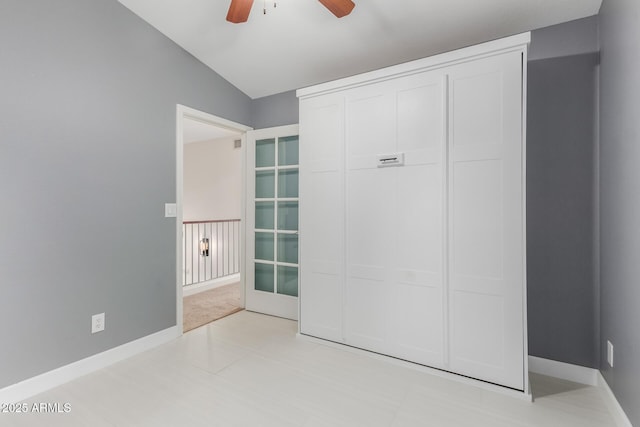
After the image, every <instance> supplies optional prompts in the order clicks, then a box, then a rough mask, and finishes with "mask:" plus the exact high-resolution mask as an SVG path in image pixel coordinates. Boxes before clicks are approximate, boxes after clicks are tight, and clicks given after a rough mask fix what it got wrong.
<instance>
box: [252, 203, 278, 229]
mask: <svg viewBox="0 0 640 427" xmlns="http://www.w3.org/2000/svg"><path fill="white" fill-rule="evenodd" d="M273 205H274V203H273V202H256V229H258V230H273V228H274V223H275V212H274V209H273V208H274V206H273Z"/></svg>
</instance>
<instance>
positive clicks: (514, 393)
mask: <svg viewBox="0 0 640 427" xmlns="http://www.w3.org/2000/svg"><path fill="white" fill-rule="evenodd" d="M296 337H297V338H299V339H303V340H306V341H310V342H313V343H316V344H321V345H326V346H327V347H331V348H336V349H339V350H343V351H347V352H349V353H355V354H360V355H363V356H368V357H371V358H374V359H377V360H383V361H385V362H388V363H393V364H394V365H397V366H402V367H405V368H410V369H414V370H416V371H418V372H423V373H426V374H430V375H434V376H437V377H440V378H446V379H449V380H452V381H456V382H459V383H462V384H468V385H472V386H475V387H479V388H481V389H483V390H488V391H492V392H496V393H500V394H504V395H507V396H511V397H515V398H517V399H521V400H525V401H527V402H532V401H533V396H532V395H531V394H530V393H528V392H522V391H519V390H514V389H512V388H508V387H503V386H500V385H496V384H492V383H488V382H484V381H481V380H476V379H473V378H469V377H465V376H462V375H459V374H455V373H452V372H447V371H442V370H440V369H435V368H430V367H429V366H425V365H420V364H418V363H414V362H408V361H406V360H402V359H397V358H395V357H391V356H385V355H384V354H380V353H374V352H371V351H369V350H362V349H360V348H357V347H351V346H348V345H345V344H340V343H336V342H333V341H327V340H324V339H321V338H316V337H312V336H310V335H304V334H301V333H298V334H296Z"/></svg>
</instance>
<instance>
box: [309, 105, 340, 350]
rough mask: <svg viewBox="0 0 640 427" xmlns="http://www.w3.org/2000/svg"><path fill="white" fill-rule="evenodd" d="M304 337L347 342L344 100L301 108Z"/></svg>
mask: <svg viewBox="0 0 640 427" xmlns="http://www.w3.org/2000/svg"><path fill="white" fill-rule="evenodd" d="M300 134H301V139H300V195H301V197H300V227H299V229H300V232H299V233H300V235H299V239H300V260H301V262H300V332H301V333H303V334H308V335H312V336H316V337H319V338H324V339H328V340H332V341H338V342H342V341H343V333H342V319H343V318H342V305H343V285H344V265H343V264H344V261H343V260H344V214H343V212H344V178H343V174H344V166H343V165H344V155H343V149H344V97H343V96H341V95H332V96H325V97H321V98H313V99H309V100H304V101H302V102H301V103H300Z"/></svg>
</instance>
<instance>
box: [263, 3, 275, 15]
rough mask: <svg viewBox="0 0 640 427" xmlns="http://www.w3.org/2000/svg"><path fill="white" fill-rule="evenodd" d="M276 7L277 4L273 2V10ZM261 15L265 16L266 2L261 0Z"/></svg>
mask: <svg viewBox="0 0 640 427" xmlns="http://www.w3.org/2000/svg"><path fill="white" fill-rule="evenodd" d="M276 7H278V4H277V3H276V2H275V0H274V2H273V8H274V9H275V8H276ZM262 14H263V15H266V14H267V0H263V3H262Z"/></svg>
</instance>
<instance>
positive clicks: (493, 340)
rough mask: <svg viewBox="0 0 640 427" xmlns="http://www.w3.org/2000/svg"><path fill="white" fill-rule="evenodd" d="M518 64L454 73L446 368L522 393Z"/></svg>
mask: <svg viewBox="0 0 640 427" xmlns="http://www.w3.org/2000/svg"><path fill="white" fill-rule="evenodd" d="M521 64H522V60H521V54H520V53H519V52H514V53H505V54H502V55H499V56H495V57H490V58H485V59H481V60H477V61H473V62H470V63H466V64H462V65H457V66H455V67H452V68H451V69H450V72H449V79H450V81H449V134H450V141H449V162H448V168H449V172H448V173H449V242H450V246H449V311H450V312H449V321H450V366H451V370H452V371H454V372H457V373H461V374H464V375H468V376H471V377H474V378H478V379H483V380H486V381H490V382H494V383H497V384H502V385H506V386H508V387H512V388H516V389H520V390H522V389H523V388H524V357H525V355H524V341H523V340H524V338H523V332H522V331H523V321H524V320H523V317H524V309H523V299H524V294H523V280H524V270H523V269H524V267H523V265H524V264H523V254H524V246H523V245H524V234H523V233H524V231H523V218H522V213H523V210H522V206H523V195H524V193H523V181H522V162H523V157H522V117H521V111H522V82H521V73H522V66H521Z"/></svg>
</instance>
